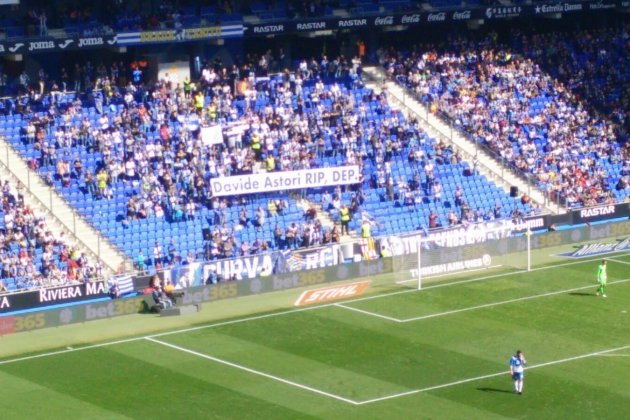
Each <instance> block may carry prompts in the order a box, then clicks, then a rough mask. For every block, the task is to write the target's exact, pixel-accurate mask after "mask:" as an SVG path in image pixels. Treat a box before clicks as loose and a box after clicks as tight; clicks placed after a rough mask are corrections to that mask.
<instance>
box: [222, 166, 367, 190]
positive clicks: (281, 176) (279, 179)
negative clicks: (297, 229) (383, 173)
mask: <svg viewBox="0 0 630 420" xmlns="http://www.w3.org/2000/svg"><path fill="white" fill-rule="evenodd" d="M360 174H361V172H360V171H359V167H358V166H356V165H352V166H339V167H334V168H318V169H302V170H299V171H287V172H267V173H258V174H251V175H237V176H227V177H222V178H213V179H211V180H210V187H211V188H212V195H213V196H214V197H221V196H225V195H238V194H254V193H261V192H269V191H284V190H296V189H300V188H317V187H325V186H327V187H330V186H335V185H348V184H356V183H357V182H360Z"/></svg>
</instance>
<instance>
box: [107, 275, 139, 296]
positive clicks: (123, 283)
mask: <svg viewBox="0 0 630 420" xmlns="http://www.w3.org/2000/svg"><path fill="white" fill-rule="evenodd" d="M113 282H116V283H118V291H119V293H120V294H121V296H122V295H126V294H127V293H132V292H134V291H135V290H134V288H133V277H132V276H131V275H128V274H127V275H123V276H119V277H112V278H111V279H109V283H110V284H112V283H113Z"/></svg>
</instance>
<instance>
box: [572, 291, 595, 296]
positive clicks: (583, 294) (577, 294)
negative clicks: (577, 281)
mask: <svg viewBox="0 0 630 420" xmlns="http://www.w3.org/2000/svg"><path fill="white" fill-rule="evenodd" d="M569 294H570V295H571V296H591V297H592V296H595V295H594V294H593V293H584V292H571V293H569Z"/></svg>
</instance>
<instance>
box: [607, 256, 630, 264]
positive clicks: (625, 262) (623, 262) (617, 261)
mask: <svg viewBox="0 0 630 420" xmlns="http://www.w3.org/2000/svg"><path fill="white" fill-rule="evenodd" d="M606 261H613V262H616V263H619V264H627V265H630V262H628V261H620V260H616V259H614V258H606Z"/></svg>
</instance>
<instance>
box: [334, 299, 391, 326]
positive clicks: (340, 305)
mask: <svg viewBox="0 0 630 420" xmlns="http://www.w3.org/2000/svg"><path fill="white" fill-rule="evenodd" d="M335 306H336V307H338V308H344V309H348V310H350V311H354V312H359V313H361V314H364V315H369V316H374V317H376V318H383V319H386V320H388V321H394V322H402V321H401V320H400V319H398V318H393V317H391V316H387V315H381V314H377V313H376V312H370V311H364V310H363V309H359V308H354V307H352V306H345V305H343V304H341V303H337V304H336V305H335Z"/></svg>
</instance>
